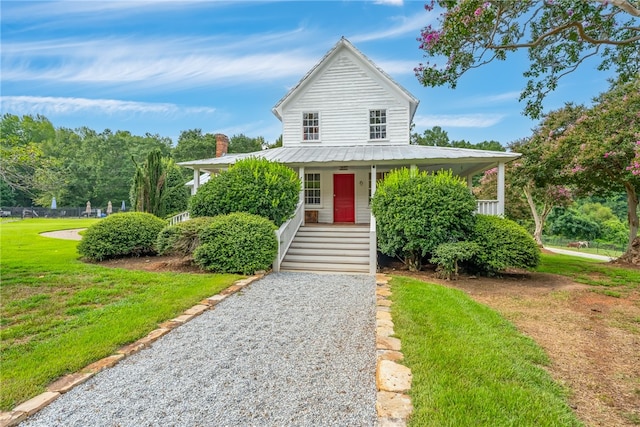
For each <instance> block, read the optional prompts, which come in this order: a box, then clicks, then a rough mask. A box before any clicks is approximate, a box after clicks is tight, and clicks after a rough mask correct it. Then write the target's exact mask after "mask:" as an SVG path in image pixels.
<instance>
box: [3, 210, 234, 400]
mask: <svg viewBox="0 0 640 427" xmlns="http://www.w3.org/2000/svg"><path fill="white" fill-rule="evenodd" d="M95 221H97V220H95V219H94V220H87V219H29V220H23V221H13V222H8V221H7V222H2V223H0V234H1V239H0V245H1V246H0V251H1V252H0V271H1V272H2V273H1V274H2V276H1V280H2V286H1V288H0V298H1V301H2V306H1V308H0V320H1V323H0V327H1V329H0V338H1V340H0V357H1V360H2V369H1V371H0V381H1V382H0V390H1V396H0V409H1V410H9V409H11V408H12V407H13V406H15V405H16V404H18V403H20V402H22V401H24V400H27V399H29V398H30V397H33V396H34V395H36V394H38V393H40V392H42V391H44V390H45V388H46V386H47V385H48V384H49V383H50V382H52V381H53V380H55V379H56V378H58V377H60V376H62V375H65V374H67V373H71V372H75V371H77V370H79V369H80V368H82V367H84V366H86V365H87V364H89V363H91V362H93V361H95V360H98V359H100V358H102V357H105V356H108V355H110V354H112V353H113V352H114V351H115V350H116V349H117V348H118V347H120V346H122V345H124V344H126V343H129V342H132V341H135V340H136V339H138V338H140V337H143V336H145V335H146V334H147V333H148V332H149V331H151V330H153V329H155V328H156V327H157V324H158V323H160V322H163V321H165V320H167V319H170V318H172V317H175V316H176V315H178V314H179V313H181V312H182V311H183V310H185V309H186V308H188V307H191V306H193V305H194V304H196V303H198V302H199V301H200V300H202V299H203V298H206V297H208V296H211V295H214V294H216V293H218V292H219V291H220V290H222V289H224V288H226V287H227V286H229V285H230V284H232V283H233V282H234V281H235V280H237V279H238V278H239V277H240V276H235V275H216V274H182V273H181V274H179V273H152V272H143V271H129V270H124V269H112V268H105V267H101V266H99V265H93V264H85V263H83V262H81V261H79V259H78V258H79V256H78V254H77V252H76V245H77V242H76V241H67V240H59V239H51V238H46V237H42V236H39V235H38V234H39V233H41V232H44V231H53V230H63V229H70V228H82V227H87V226H89V225H90V224H92V223H94V222H95Z"/></svg>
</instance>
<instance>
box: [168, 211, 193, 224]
mask: <svg viewBox="0 0 640 427" xmlns="http://www.w3.org/2000/svg"><path fill="white" fill-rule="evenodd" d="M190 218H191V217H190V216H189V212H182V213H179V214H178V215H174V216H172V217H171V219H170V220H169V225H176V224H177V223H179V222H184V221H189V219H190Z"/></svg>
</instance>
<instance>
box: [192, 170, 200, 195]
mask: <svg viewBox="0 0 640 427" xmlns="http://www.w3.org/2000/svg"><path fill="white" fill-rule="evenodd" d="M199 187H200V169H197V168H196V169H194V170H193V187H191V195H192V196H193V195H194V194H196V193H197V192H198V188H199Z"/></svg>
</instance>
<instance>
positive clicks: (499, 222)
mask: <svg viewBox="0 0 640 427" xmlns="http://www.w3.org/2000/svg"><path fill="white" fill-rule="evenodd" d="M473 241H474V242H476V243H477V244H478V245H479V246H480V249H479V251H478V252H477V253H476V255H475V256H474V257H472V258H471V260H470V262H471V264H472V266H473V267H474V268H475V269H476V271H478V272H480V273H486V274H497V273H499V272H501V271H504V270H505V269H506V268H508V267H515V268H525V269H529V268H534V267H536V266H537V265H538V263H539V262H540V249H539V248H538V245H537V244H536V242H535V240H533V237H531V235H530V234H529V233H528V232H527V230H525V229H524V228H523V227H521V226H520V225H518V224H516V223H515V222H514V221H511V220H509V219H505V218H500V217H498V216H491V215H477V218H476V228H475V232H474V235H473Z"/></svg>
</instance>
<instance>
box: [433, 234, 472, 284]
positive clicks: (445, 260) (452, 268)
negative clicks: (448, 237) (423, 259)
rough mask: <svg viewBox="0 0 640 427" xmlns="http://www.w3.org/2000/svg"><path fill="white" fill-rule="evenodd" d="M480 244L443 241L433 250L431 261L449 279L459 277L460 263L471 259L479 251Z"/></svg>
mask: <svg viewBox="0 0 640 427" xmlns="http://www.w3.org/2000/svg"><path fill="white" fill-rule="evenodd" d="M479 250H480V246H478V244H477V243H474V242H455V243H443V244H441V245H438V247H437V248H436V250H435V251H434V252H433V257H431V260H430V261H431V262H432V263H434V264H436V265H437V266H438V267H437V269H436V271H437V272H438V273H439V275H440V276H441V277H443V278H445V279H447V280H450V279H455V278H456V277H458V263H459V262H461V261H466V260H468V259H471V257H473V256H474V255H476V254H477V253H478V251H479Z"/></svg>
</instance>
